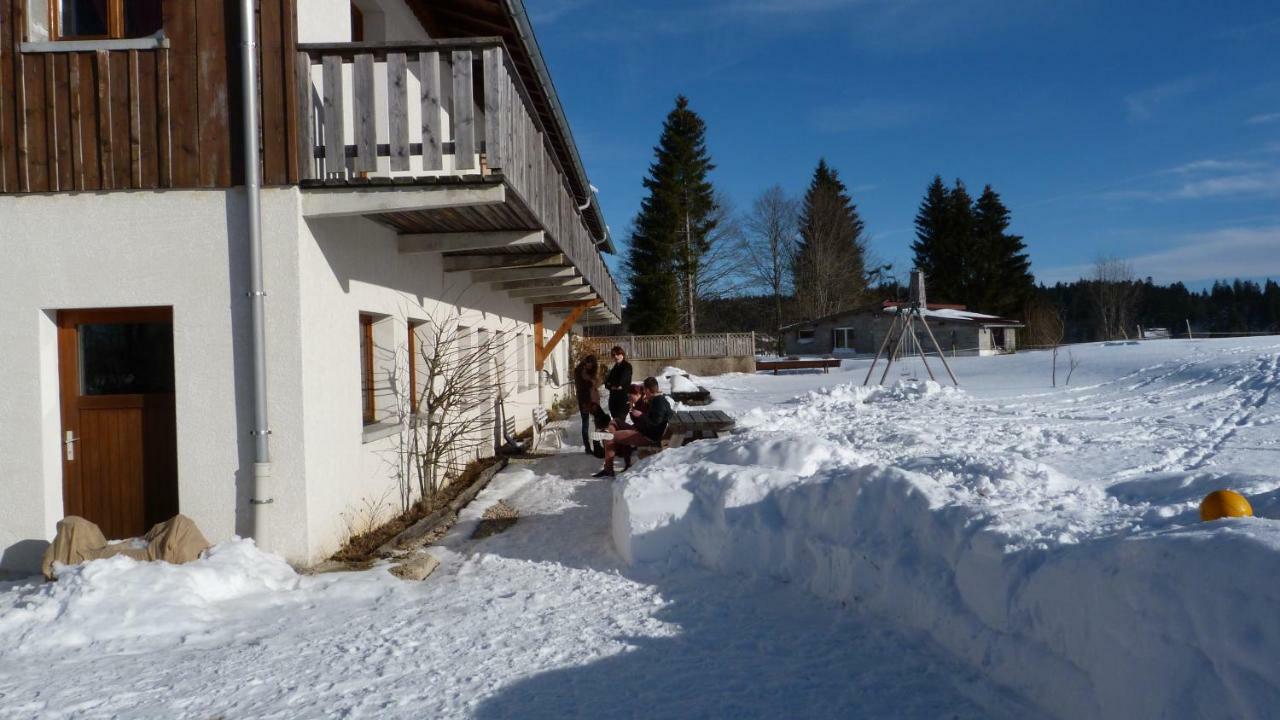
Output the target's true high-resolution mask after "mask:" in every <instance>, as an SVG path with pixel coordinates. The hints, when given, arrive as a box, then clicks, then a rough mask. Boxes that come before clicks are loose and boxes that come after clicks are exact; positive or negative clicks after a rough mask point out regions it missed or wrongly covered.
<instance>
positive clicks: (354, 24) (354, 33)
mask: <svg viewBox="0 0 1280 720" xmlns="http://www.w3.org/2000/svg"><path fill="white" fill-rule="evenodd" d="M351 42H364V13H362V12H360V8H358V7H356V4H355V3H354V2H352V3H351Z"/></svg>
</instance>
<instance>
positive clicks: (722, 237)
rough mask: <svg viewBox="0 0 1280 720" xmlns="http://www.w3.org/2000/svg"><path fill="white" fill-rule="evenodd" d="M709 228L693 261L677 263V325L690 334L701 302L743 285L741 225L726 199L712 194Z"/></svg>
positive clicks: (731, 293)
mask: <svg viewBox="0 0 1280 720" xmlns="http://www.w3.org/2000/svg"><path fill="white" fill-rule="evenodd" d="M708 218H709V220H710V222H711V229H710V230H709V231H708V232H707V236H706V244H705V248H704V251H703V254H702V255H701V257H699V258H698V261H697V262H696V263H678V264H677V272H678V273H679V274H680V276H681V277H680V287H681V292H682V298H681V302H680V324H681V326H683V327H684V328H685V329H686V330H688V332H689V333H690V334H694V333H697V331H698V312H699V310H700V309H701V308H702V306H703V303H705V302H706V301H708V300H715V299H719V298H723V297H727V296H730V295H733V294H734V293H736V292H738V291H739V290H740V289H741V288H742V285H743V276H742V242H741V237H742V226H741V225H740V224H739V222H738V219H737V217H735V214H734V209H733V203H732V202H731V201H730V200H729V198H727V197H725V196H723V195H720V194H719V193H717V194H716V196H715V205H714V206H713V207H712V209H711V212H710V214H709V216H708Z"/></svg>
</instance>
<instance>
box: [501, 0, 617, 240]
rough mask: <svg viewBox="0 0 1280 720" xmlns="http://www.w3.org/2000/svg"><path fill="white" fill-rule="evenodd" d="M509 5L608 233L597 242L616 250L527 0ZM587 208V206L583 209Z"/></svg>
mask: <svg viewBox="0 0 1280 720" xmlns="http://www.w3.org/2000/svg"><path fill="white" fill-rule="evenodd" d="M503 1H504V3H505V4H506V6H507V12H509V13H511V16H512V17H513V18H515V21H516V31H517V32H519V33H520V40H521V41H523V42H524V46H525V47H526V48H527V49H528V50H529V57H530V58H531V59H532V60H533V68H534V71H536V72H537V73H538V80H539V81H541V82H542V85H543V87H545V88H547V98H548V100H549V102H550V103H551V112H552V114H553V115H555V120H556V124H557V125H559V126H560V132H561V133H563V134H564V138H565V144H566V145H568V146H569V157H570V159H571V160H572V161H573V169H574V171H575V172H576V173H577V174H578V178H579V179H580V180H581V181H582V185H583V188H584V190H585V192H586V193H587V198H586V202H585V203H584V205H590V208H586V209H589V210H590V211H591V216H592V217H593V218H594V219H595V221H596V224H597V225H598V226H599V227H600V229H601V231H602V232H603V233H604V237H603V238H600V239H598V240H596V243H597V244H599V245H601V246H603V247H604V250H605V252H609V253H616V252H617V251H618V250H617V248H615V247H614V245H613V238H612V237H611V236H610V235H609V225H608V224H607V223H605V221H604V214H603V213H602V212H600V203H597V202H592V199H593V198H592V196H593V195H594V190H593V189H592V187H591V182H590V181H589V180H588V179H587V171H586V169H585V168H584V167H583V165H582V158H581V157H580V156H579V155H578V144H577V143H576V142H575V141H574V139H573V132H572V131H571V130H570V129H569V121H568V120H567V119H566V118H565V116H564V108H563V107H562V106H561V105H560V95H559V94H558V93H557V92H556V86H555V83H553V82H551V73H550V72H549V71H548V70H547V64H546V62H545V61H544V60H543V59H542V49H541V48H539V47H538V39H537V38H536V37H535V36H534V34H533V25H532V24H531V23H530V22H529V15H528V14H527V13H526V12H525V9H524V2H523V0H503ZM580 209H583V208H580Z"/></svg>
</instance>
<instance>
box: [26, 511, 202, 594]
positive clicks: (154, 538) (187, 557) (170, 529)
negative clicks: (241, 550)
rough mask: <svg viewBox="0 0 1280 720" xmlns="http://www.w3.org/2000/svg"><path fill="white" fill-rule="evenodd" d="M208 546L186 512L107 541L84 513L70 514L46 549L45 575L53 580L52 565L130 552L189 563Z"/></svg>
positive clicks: (139, 556) (134, 555)
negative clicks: (138, 535)
mask: <svg viewBox="0 0 1280 720" xmlns="http://www.w3.org/2000/svg"><path fill="white" fill-rule="evenodd" d="M208 547H209V541H208V540H206V539H205V537H204V534H203V533H201V532H200V528H198V527H196V524H195V522H194V521H193V520H192V519H191V518H189V517H187V516H186V515H174V516H173V517H172V518H170V519H168V520H166V521H164V522H162V523H156V524H155V526H154V527H152V528H151V530H149V531H147V534H146V535H143V536H142V537H141V538H132V539H130V540H122V541H120V542H117V543H108V542H107V538H106V537H105V536H104V535H103V534H102V530H101V529H99V528H98V526H97V525H95V524H94V523H92V522H90V521H88V520H85V519H84V518H82V517H76V516H75V515H68V516H67V517H65V518H63V519H62V520H59V521H58V534H57V535H56V536H54V538H53V543H52V544H50V545H49V549H47V550H45V551H44V565H43V567H42V569H43V570H44V576H45V577H46V578H48V579H50V580H53V579H54V577H53V565H54V563H61V564H63V565H75V564H78V563H82V562H85V561H87V560H101V559H103V558H109V557H114V556H116V555H127V556H129V557H131V558H133V559H134V560H164V561H165V562H171V563H175V564H179V565H180V564H182V563H188V562H191V561H192V560H195V559H196V558H198V557H200V553H202V552H204V551H205V550H206V549H207V548H208Z"/></svg>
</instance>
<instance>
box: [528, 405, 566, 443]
mask: <svg viewBox="0 0 1280 720" xmlns="http://www.w3.org/2000/svg"><path fill="white" fill-rule="evenodd" d="M547 420H548V417H547V409H546V408H544V407H542V406H541V405H539V406H537V407H535V408H534V409H533V443H532V444H533V447H532V449H533V450H534V451H535V452H536V451H537V449H538V448H539V447H541V445H542V438H543V436H544V435H549V436H551V437H552V438H554V439H555V441H556V447H557V448H559V447H562V444H561V440H560V433H558V432H554V431H551V430H548V429H547Z"/></svg>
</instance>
